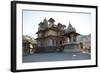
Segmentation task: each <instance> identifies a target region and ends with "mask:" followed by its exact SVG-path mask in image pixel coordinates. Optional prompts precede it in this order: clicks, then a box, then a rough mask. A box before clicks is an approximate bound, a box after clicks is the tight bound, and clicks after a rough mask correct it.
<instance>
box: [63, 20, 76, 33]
mask: <svg viewBox="0 0 100 73" xmlns="http://www.w3.org/2000/svg"><path fill="white" fill-rule="evenodd" d="M70 32H76V29H75V28H73V26H72V25H71V24H70V22H69V25H68V28H67V29H65V33H70Z"/></svg>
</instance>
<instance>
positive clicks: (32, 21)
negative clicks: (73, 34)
mask: <svg viewBox="0 0 100 73" xmlns="http://www.w3.org/2000/svg"><path fill="white" fill-rule="evenodd" d="M51 17H52V18H54V19H55V24H57V23H58V22H60V23H62V24H64V25H66V28H67V27H68V24H69V21H70V23H71V24H72V26H73V27H75V28H76V31H77V32H78V33H80V34H83V35H88V34H90V33H91V25H92V23H91V14H89V13H74V12H72V13H69V12H50V11H49V12H46V11H28V10H23V35H29V36H31V37H33V38H36V36H37V34H36V32H37V31H38V24H39V23H40V22H41V21H43V20H44V18H46V19H47V20H48V19H49V18H51Z"/></svg>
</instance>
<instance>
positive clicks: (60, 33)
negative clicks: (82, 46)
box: [36, 18, 79, 52]
mask: <svg viewBox="0 0 100 73" xmlns="http://www.w3.org/2000/svg"><path fill="white" fill-rule="evenodd" d="M37 35H38V37H37V38H36V40H37V45H38V49H39V50H40V51H45V50H46V52H47V51H56V50H57V49H58V48H59V47H63V48H62V49H64V47H65V45H68V44H73V43H75V42H76V37H77V35H79V34H78V33H77V32H76V29H75V28H74V27H73V26H72V25H71V23H70V22H69V25H68V28H66V26H65V25H64V24H61V23H58V24H55V20H54V19H53V18H50V19H49V20H47V19H46V18H45V19H44V20H43V22H40V23H39V28H38V31H37ZM75 45H76V43H75ZM75 45H74V46H75ZM69 48H70V47H69ZM73 48H75V47H73ZM60 50H61V48H60Z"/></svg>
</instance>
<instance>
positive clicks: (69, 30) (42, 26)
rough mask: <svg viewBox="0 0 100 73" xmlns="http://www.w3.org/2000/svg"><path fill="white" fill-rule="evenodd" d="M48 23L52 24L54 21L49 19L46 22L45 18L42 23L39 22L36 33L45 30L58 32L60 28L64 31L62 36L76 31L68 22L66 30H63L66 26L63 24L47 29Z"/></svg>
mask: <svg viewBox="0 0 100 73" xmlns="http://www.w3.org/2000/svg"><path fill="white" fill-rule="evenodd" d="M48 22H50V23H52V24H53V23H54V22H55V20H54V19H53V18H50V19H49V20H47V19H46V18H45V19H44V20H43V22H40V23H39V30H38V32H37V33H39V32H45V31H47V30H49V29H53V28H54V29H55V30H56V29H58V31H59V30H62V29H61V28H63V30H64V34H69V33H76V29H75V28H74V27H73V26H72V25H71V23H70V22H69V25H68V28H67V29H64V28H65V27H66V25H63V24H61V23H58V24H57V25H55V24H54V25H53V26H52V27H51V28H49V27H48V25H49V24H48Z"/></svg>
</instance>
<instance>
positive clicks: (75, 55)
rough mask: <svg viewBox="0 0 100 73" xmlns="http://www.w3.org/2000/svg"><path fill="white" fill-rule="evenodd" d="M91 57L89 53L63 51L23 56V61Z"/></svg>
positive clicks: (85, 58)
mask: <svg viewBox="0 0 100 73" xmlns="http://www.w3.org/2000/svg"><path fill="white" fill-rule="evenodd" d="M87 59H91V55H90V54H88V53H80V52H77V53H76V52H71V53H69V52H62V53H37V54H32V55H27V56H23V59H22V61H23V63H28V62H48V61H67V60H87Z"/></svg>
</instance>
